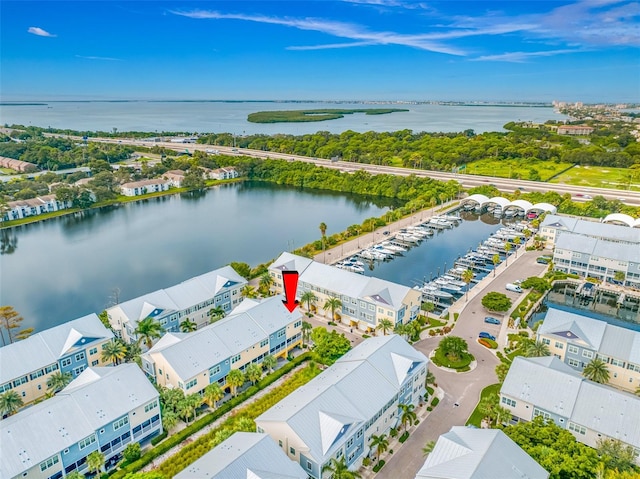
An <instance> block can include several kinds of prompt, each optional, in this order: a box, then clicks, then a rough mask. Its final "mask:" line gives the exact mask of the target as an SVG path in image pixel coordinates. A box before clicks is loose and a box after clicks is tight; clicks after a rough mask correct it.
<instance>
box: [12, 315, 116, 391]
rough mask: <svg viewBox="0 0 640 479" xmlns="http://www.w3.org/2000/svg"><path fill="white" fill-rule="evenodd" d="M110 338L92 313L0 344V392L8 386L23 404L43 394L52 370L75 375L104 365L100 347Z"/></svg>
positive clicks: (111, 336) (109, 333)
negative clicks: (12, 341) (24, 337)
mask: <svg viewBox="0 0 640 479" xmlns="http://www.w3.org/2000/svg"><path fill="white" fill-rule="evenodd" d="M112 339H113V333H112V332H111V330H109V329H107V328H105V327H104V325H103V324H102V322H101V321H100V319H99V318H98V316H96V315H95V313H92V314H89V315H87V316H83V317H81V318H78V319H74V320H73V321H68V322H66V323H64V324H61V325H59V326H56V327H54V328H50V329H46V330H44V331H42V332H39V333H37V334H33V335H32V336H29V337H28V338H26V339H23V340H22V341H17V342H15V343H12V344H9V345H7V346H4V347H2V348H0V394H1V393H4V392H6V391H9V390H12V391H15V392H16V393H18V394H19V395H20V396H21V397H22V402H23V403H24V404H29V403H32V402H33V401H36V400H38V399H41V398H43V397H44V396H45V395H46V393H47V380H48V379H49V377H51V375H52V374H54V373H56V372H62V373H66V372H69V373H71V374H72V375H73V377H74V378H75V377H77V376H78V375H79V374H80V373H81V372H82V371H84V370H85V369H86V368H88V367H91V366H103V365H106V364H105V363H104V362H103V361H102V347H103V346H104V345H105V344H106V343H108V342H109V341H111V340H112Z"/></svg>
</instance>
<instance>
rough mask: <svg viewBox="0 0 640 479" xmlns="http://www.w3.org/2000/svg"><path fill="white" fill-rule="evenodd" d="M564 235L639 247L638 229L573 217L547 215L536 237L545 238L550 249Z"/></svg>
mask: <svg viewBox="0 0 640 479" xmlns="http://www.w3.org/2000/svg"><path fill="white" fill-rule="evenodd" d="M564 233H574V234H577V235H580V236H587V237H589V238H596V239H602V240H607V241H612V242H614V243H626V244H632V245H640V229H638V228H629V227H628V226H621V225H616V224H610V223H600V222H598V221H592V220H585V219H582V218H576V217H575V216H560V215H552V214H548V215H547V216H545V218H544V220H543V221H542V223H541V224H540V229H539V232H538V235H540V236H542V237H543V238H545V241H546V244H547V247H550V248H552V247H553V246H554V245H555V243H556V240H557V239H558V238H559V237H560V236H561V235H562V234H564Z"/></svg>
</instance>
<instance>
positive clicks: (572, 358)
mask: <svg viewBox="0 0 640 479" xmlns="http://www.w3.org/2000/svg"><path fill="white" fill-rule="evenodd" d="M537 334H538V341H542V342H543V343H545V344H546V345H547V346H548V347H549V351H550V352H551V354H553V355H554V356H556V357H557V358H559V359H561V360H562V361H564V362H565V363H566V364H568V365H569V366H571V367H572V368H574V369H575V370H576V371H579V372H582V370H583V369H584V367H585V366H586V365H587V364H588V363H589V362H590V361H591V360H592V359H594V358H596V357H597V358H599V359H601V360H603V361H604V362H605V363H607V369H608V370H609V384H611V385H612V386H616V387H619V388H621V389H625V390H627V391H631V392H635V391H636V390H637V389H638V388H639V387H640V332H638V331H633V330H631V329H626V328H622V327H620V326H614V325H612V324H608V323H607V322H605V321H600V320H597V319H592V318H588V317H586V316H582V315H579V314H574V313H569V312H566V311H561V310H559V309H555V308H549V311H548V312H547V314H546V316H545V319H544V322H543V323H542V325H541V326H540V327H539V328H538V333H537Z"/></svg>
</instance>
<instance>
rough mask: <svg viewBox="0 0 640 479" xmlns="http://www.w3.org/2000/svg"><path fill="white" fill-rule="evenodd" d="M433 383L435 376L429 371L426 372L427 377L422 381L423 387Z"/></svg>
mask: <svg viewBox="0 0 640 479" xmlns="http://www.w3.org/2000/svg"><path fill="white" fill-rule="evenodd" d="M435 383H436V377H435V375H434V374H433V373H432V372H431V371H429V370H427V377H426V378H425V380H424V385H425V386H430V385H431V384H435Z"/></svg>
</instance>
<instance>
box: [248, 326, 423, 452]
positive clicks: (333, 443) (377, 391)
mask: <svg viewBox="0 0 640 479" xmlns="http://www.w3.org/2000/svg"><path fill="white" fill-rule="evenodd" d="M427 362H428V360H427V358H426V356H424V355H423V354H422V353H420V352H418V351H416V350H415V349H414V348H413V347H411V346H410V345H409V344H408V343H407V342H406V341H405V340H404V339H402V338H401V337H400V336H397V335H390V336H382V337H376V338H369V339H367V340H366V341H363V342H362V343H360V344H359V345H358V346H357V347H355V348H354V349H353V350H352V351H350V352H348V353H347V354H346V355H344V356H343V357H342V358H340V359H339V360H338V361H337V362H336V363H335V364H334V365H333V366H331V367H330V368H328V369H327V370H326V371H324V372H323V373H322V374H320V375H319V376H317V377H315V378H314V379H313V380H311V381H310V382H309V383H307V384H306V385H304V386H302V387H301V388H299V389H297V390H296V391H294V392H293V393H291V394H290V395H288V396H287V397H286V398H284V399H283V400H282V401H280V402H279V403H278V404H276V405H275V406H273V407H272V408H271V409H269V410H268V411H266V412H264V413H263V414H262V415H260V416H259V417H258V418H257V419H256V423H257V424H260V423H267V422H286V423H287V424H288V426H289V427H290V428H291V429H292V430H293V431H294V433H295V434H296V435H297V436H299V437H300V439H301V440H302V441H303V442H304V444H305V445H306V446H307V447H308V448H309V452H308V454H309V455H310V456H311V457H313V458H314V460H315V461H316V462H318V463H323V462H325V460H326V459H327V458H328V457H330V456H331V455H332V454H333V453H334V451H335V450H336V448H338V447H340V446H341V445H342V443H343V442H344V441H346V439H347V438H348V437H349V436H350V434H351V433H352V432H353V431H354V430H356V429H358V428H360V427H361V426H362V425H363V423H364V422H366V421H368V420H369V419H371V418H372V417H373V416H374V415H375V413H377V412H378V411H379V410H380V409H381V408H382V407H383V406H384V405H385V404H386V403H387V402H389V401H390V400H391V399H393V397H394V396H395V395H396V394H397V393H398V391H399V389H400V386H401V385H402V382H404V381H402V382H399V378H406V377H407V372H408V371H409V370H410V369H412V368H415V367H416V366H417V365H424V364H427ZM416 363H417V364H416ZM363 391H366V400H362V394H363Z"/></svg>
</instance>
